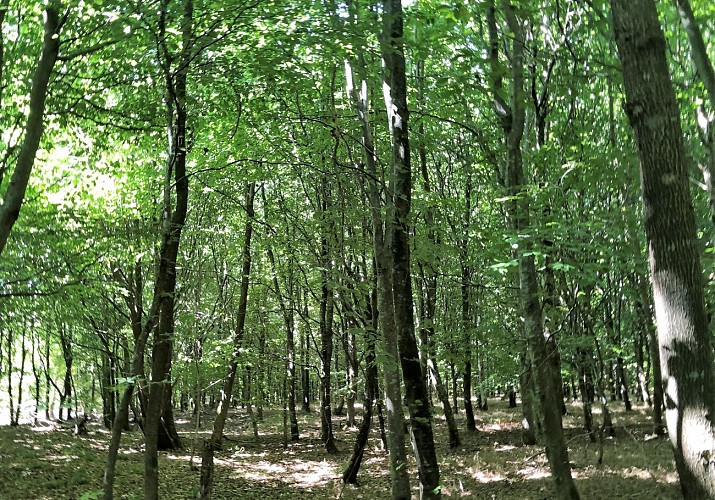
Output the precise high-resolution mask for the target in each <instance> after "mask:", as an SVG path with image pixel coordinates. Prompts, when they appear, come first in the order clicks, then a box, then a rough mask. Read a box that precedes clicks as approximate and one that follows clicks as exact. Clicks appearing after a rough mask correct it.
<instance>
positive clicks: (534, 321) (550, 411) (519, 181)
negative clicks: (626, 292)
mask: <svg viewBox="0 0 715 500" xmlns="http://www.w3.org/2000/svg"><path fill="white" fill-rule="evenodd" d="M502 8H503V10H504V16H505V18H506V23H507V26H508V28H509V31H511V33H512V35H513V43H512V45H511V74H512V95H511V99H510V100H511V104H507V103H506V102H505V101H504V99H503V98H502V96H501V93H500V90H501V85H502V83H501V76H500V73H499V72H498V64H499V61H498V41H497V28H496V18H495V9H494V6H493V3H491V4H490V6H489V8H488V16H489V20H488V24H489V38H490V45H491V47H490V49H491V63H492V81H491V85H492V91H493V97H494V100H495V104H496V108H497V113H498V114H499V117H500V119H501V121H502V128H503V129H504V135H505V139H506V150H507V151H506V173H507V175H506V179H507V182H506V185H507V188H508V194H509V196H511V197H513V199H512V200H511V201H510V202H509V207H508V210H509V212H510V213H509V219H510V222H511V225H512V228H513V229H514V230H515V231H516V232H517V233H519V234H521V233H523V232H524V231H526V230H528V228H529V199H528V194H527V193H526V191H525V189H524V172H523V165H522V156H521V140H522V137H523V133H524V119H525V112H524V106H523V93H524V81H523V80H524V68H523V59H524V39H523V34H522V28H521V24H520V22H519V20H518V19H517V17H516V14H515V12H514V10H513V7H512V5H511V3H510V1H509V0H503V1H502ZM530 250H531V244H530V242H529V241H528V240H525V241H524V242H523V244H522V245H520V248H519V253H518V257H517V260H518V269H519V302H520V305H521V314H522V318H523V321H524V330H525V333H526V337H527V344H528V347H529V351H530V354H531V362H532V366H533V374H534V385H535V387H536V393H537V395H538V398H539V403H540V404H539V409H540V413H541V415H542V416H543V419H542V421H543V431H544V441H545V443H546V454H547V457H548V459H549V465H550V467H551V473H552V475H553V478H554V482H555V486H556V494H557V496H558V497H559V498H561V499H577V498H579V494H578V491H577V490H576V485H575V483H574V481H573V478H572V477H571V464H570V462H569V457H568V448H567V446H566V440H565V438H564V433H563V428H562V422H561V406H560V405H559V403H558V400H557V394H556V391H555V388H554V387H553V385H554V383H553V382H554V374H553V370H552V365H551V363H550V362H549V359H548V354H549V349H548V345H547V339H546V338H545V336H544V333H545V332H544V326H543V318H542V311H541V304H540V303H539V289H538V282H537V275H536V266H535V263H534V256H533V252H530Z"/></svg>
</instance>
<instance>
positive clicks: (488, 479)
mask: <svg viewBox="0 0 715 500" xmlns="http://www.w3.org/2000/svg"><path fill="white" fill-rule="evenodd" d="M469 475H470V476H472V477H473V478H474V479H476V480H477V481H479V482H480V483H494V482H496V481H504V480H506V476H504V475H502V474H499V473H497V472H489V471H483V470H474V468H470V469H469Z"/></svg>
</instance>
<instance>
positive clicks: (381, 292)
mask: <svg viewBox="0 0 715 500" xmlns="http://www.w3.org/2000/svg"><path fill="white" fill-rule="evenodd" d="M364 67H365V64H364V61H363V59H362V57H360V64H359V67H358V70H359V71H360V76H361V79H360V81H361V90H358V89H357V88H356V87H355V84H354V81H353V69H352V66H351V65H350V63H346V65H345V74H346V80H347V90H348V93H349V95H350V96H351V98H352V101H353V106H354V107H355V108H356V110H357V112H358V118H359V120H360V125H361V128H362V146H363V149H364V153H365V163H366V165H367V173H368V178H367V186H368V188H367V190H368V198H369V200H370V213H371V216H372V236H373V237H372V242H373V253H374V265H375V276H376V278H377V279H376V281H377V284H376V287H377V314H378V326H379V328H380V333H381V336H382V340H383V345H384V351H385V361H384V363H383V377H384V380H385V403H386V407H387V428H388V435H389V439H388V448H389V450H390V478H391V493H392V498H393V499H394V500H402V499H405V500H407V499H409V498H410V497H411V494H410V479H409V476H408V474H407V456H406V452H405V423H404V420H405V416H404V410H403V407H402V391H401V388H400V366H399V364H398V359H399V357H400V356H399V352H398V348H397V332H396V330H395V318H394V304H393V300H392V275H391V272H390V262H389V261H390V255H389V252H388V248H389V246H390V239H391V233H392V231H391V230H390V225H391V215H390V213H391V210H392V207H391V205H390V204H389V203H386V207H385V208H386V209H387V212H388V213H387V215H386V217H385V220H386V224H385V226H386V227H383V219H382V201H381V200H380V193H379V191H378V188H377V179H378V177H377V175H378V174H377V164H376V156H375V148H374V143H373V139H372V128H371V126H370V117H369V102H368V96H367V83H366V80H365V79H364V73H365V70H364ZM378 415H380V419H381V420H380V426H381V429H384V424H383V423H382V417H381V415H382V412H381V403H378Z"/></svg>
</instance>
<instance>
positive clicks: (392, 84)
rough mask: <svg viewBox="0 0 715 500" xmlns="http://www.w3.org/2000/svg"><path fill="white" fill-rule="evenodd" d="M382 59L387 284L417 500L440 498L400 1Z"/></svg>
mask: <svg viewBox="0 0 715 500" xmlns="http://www.w3.org/2000/svg"><path fill="white" fill-rule="evenodd" d="M383 8H384V12H383V36H382V42H383V43H382V58H383V60H384V64H385V75H384V81H385V84H386V89H389V90H385V105H386V107H387V110H388V115H389V124H390V132H391V138H392V167H393V192H394V194H393V204H394V207H395V208H394V214H393V215H394V219H393V222H392V234H393V237H392V280H393V283H392V284H393V288H392V290H393V293H392V295H393V300H394V307H395V326H396V329H397V338H398V342H399V349H400V364H401V366H402V378H403V380H404V382H405V399H406V400H407V407H408V409H409V413H410V426H411V429H410V430H411V434H412V447H413V449H414V453H415V458H416V459H417V470H418V475H419V478H420V496H421V497H422V498H440V497H441V493H440V479H439V465H438V463H437V453H436V451H435V446H434V435H433V432H432V406H431V405H430V401H429V394H428V391H427V383H426V380H425V377H424V374H423V373H422V367H421V365H420V360H419V350H418V348H417V340H416V338H415V325H414V310H413V304H412V280H411V276H410V246H409V234H410V221H409V216H410V204H411V198H412V171H411V165H410V143H409V137H408V127H407V120H408V115H409V112H408V108H407V80H406V71H405V56H404V50H403V15H402V4H401V1H400V0H387V1H385V2H384V5H383Z"/></svg>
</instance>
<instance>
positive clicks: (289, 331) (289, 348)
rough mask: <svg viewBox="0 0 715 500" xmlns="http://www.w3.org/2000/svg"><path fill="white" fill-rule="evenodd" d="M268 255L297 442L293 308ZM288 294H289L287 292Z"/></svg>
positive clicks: (292, 430) (292, 429)
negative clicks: (279, 312)
mask: <svg viewBox="0 0 715 500" xmlns="http://www.w3.org/2000/svg"><path fill="white" fill-rule="evenodd" d="M266 253H267V255H268V260H269V261H270V263H271V268H272V269H273V291H274V292H275V293H276V296H277V298H278V304H279V305H280V309H281V313H282V315H283V325H284V327H285V332H286V343H285V349H286V383H287V389H288V395H287V402H286V403H287V405H288V417H289V420H290V438H291V441H298V439H300V431H299V429H298V416H297V415H296V410H295V400H296V398H295V391H296V384H295V321H294V315H293V307H289V306H287V305H286V303H285V297H284V296H283V293H282V292H281V287H280V282H279V281H278V271H277V269H276V259H275V256H274V254H273V250H271V249H270V248H268V249H267V250H266ZM289 281H290V282H291V283H290V284H289V290H292V287H293V285H292V277H290V278H289ZM289 293H291V292H290V291H289Z"/></svg>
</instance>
